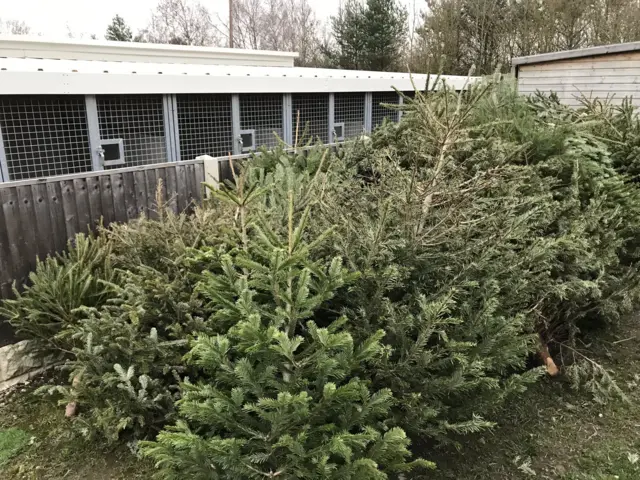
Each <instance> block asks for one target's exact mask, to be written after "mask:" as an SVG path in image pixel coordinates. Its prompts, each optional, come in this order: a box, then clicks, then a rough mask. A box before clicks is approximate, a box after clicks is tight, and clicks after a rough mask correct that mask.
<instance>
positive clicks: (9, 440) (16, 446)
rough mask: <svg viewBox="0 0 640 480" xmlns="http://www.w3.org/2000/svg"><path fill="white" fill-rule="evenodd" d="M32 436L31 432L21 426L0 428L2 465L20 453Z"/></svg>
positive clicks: (0, 463)
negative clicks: (20, 427) (21, 428)
mask: <svg viewBox="0 0 640 480" xmlns="http://www.w3.org/2000/svg"><path fill="white" fill-rule="evenodd" d="M30 438H31V435H29V433H27V432H25V431H24V430H20V429H19V428H7V429H6V430H0V466H1V465H4V464H5V463H7V462H8V461H9V460H10V459H11V458H13V457H15V456H16V455H17V454H18V453H20V450H22V449H23V448H24V447H25V446H26V445H27V444H28V443H29V439H30Z"/></svg>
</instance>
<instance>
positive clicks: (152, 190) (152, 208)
mask: <svg viewBox="0 0 640 480" xmlns="http://www.w3.org/2000/svg"><path fill="white" fill-rule="evenodd" d="M156 172H157V170H156V169H153V170H145V171H144V176H145V180H146V182H147V215H148V216H149V218H151V219H152V220H155V219H157V218H158V205H157V202H156V196H157V194H158V177H157V175H156ZM162 188H163V190H164V185H163V186H162Z"/></svg>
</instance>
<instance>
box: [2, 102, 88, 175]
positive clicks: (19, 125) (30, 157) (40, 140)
mask: <svg viewBox="0 0 640 480" xmlns="http://www.w3.org/2000/svg"><path fill="white" fill-rule="evenodd" d="M0 125H1V126H2V136H3V140H4V150H5V155H6V157H7V170H8V172H9V180H23V179H28V178H38V177H49V176H53V175H65V174H69V173H80V172H86V171H89V170H91V150H90V147H89V131H88V129H87V111H86V106H85V102H84V97H82V96H75V95H74V96H55V95H38V96H35V95H33V96H31V95H28V96H27V95H20V96H4V97H0Z"/></svg>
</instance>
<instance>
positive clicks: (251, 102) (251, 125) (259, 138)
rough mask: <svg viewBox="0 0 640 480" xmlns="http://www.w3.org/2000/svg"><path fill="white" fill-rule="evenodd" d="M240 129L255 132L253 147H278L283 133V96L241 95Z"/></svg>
mask: <svg viewBox="0 0 640 480" xmlns="http://www.w3.org/2000/svg"><path fill="white" fill-rule="evenodd" d="M240 129H241V130H253V131H254V132H255V145H253V147H262V146H266V147H275V146H276V145H278V138H277V137H279V138H282V133H283V132H282V95H278V94H251V95H240ZM276 135H277V137H276ZM245 147H246V145H245Z"/></svg>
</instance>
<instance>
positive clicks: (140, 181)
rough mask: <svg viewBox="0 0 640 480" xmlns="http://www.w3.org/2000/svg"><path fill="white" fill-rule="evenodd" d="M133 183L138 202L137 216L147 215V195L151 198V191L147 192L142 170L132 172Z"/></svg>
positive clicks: (148, 202)
mask: <svg viewBox="0 0 640 480" xmlns="http://www.w3.org/2000/svg"><path fill="white" fill-rule="evenodd" d="M133 184H134V185H135V190H136V203H137V204H138V217H140V216H141V215H144V216H145V217H146V216H147V215H148V213H147V212H148V211H149V204H150V201H149V197H151V198H153V192H147V179H146V178H145V175H144V170H138V171H137V172H133Z"/></svg>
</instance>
